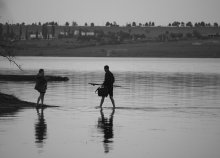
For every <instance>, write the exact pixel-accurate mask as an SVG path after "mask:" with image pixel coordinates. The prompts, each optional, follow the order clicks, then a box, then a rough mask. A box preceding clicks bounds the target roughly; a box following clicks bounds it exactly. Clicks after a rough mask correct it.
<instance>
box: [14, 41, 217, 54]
mask: <svg viewBox="0 0 220 158" xmlns="http://www.w3.org/2000/svg"><path fill="white" fill-rule="evenodd" d="M41 42H42V41H41ZM45 42H48V43H50V44H49V46H47V45H42V46H39V45H38V41H32V42H31V44H30V43H29V44H30V45H28V44H25V45H22V48H20V49H16V50H15V51H14V54H13V55H14V56H36V57H38V56H39V57H123V58H126V57H128V58H129V57H130V58H220V51H219V50H220V40H219V39H218V40H214V39H213V40H187V41H172V42H170V41H169V42H139V43H131V44H129V43H124V44H115V45H97V46H83V47H80V48H74V47H71V46H63V45H62V46H59V47H57V46H56V45H55V44H56V42H57V41H45ZM18 46H19V44H18Z"/></svg>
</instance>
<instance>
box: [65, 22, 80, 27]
mask: <svg viewBox="0 0 220 158" xmlns="http://www.w3.org/2000/svg"><path fill="white" fill-rule="evenodd" d="M66 26H67V25H66ZM68 26H69V25H68ZM72 26H78V24H77V22H75V21H73V22H72Z"/></svg>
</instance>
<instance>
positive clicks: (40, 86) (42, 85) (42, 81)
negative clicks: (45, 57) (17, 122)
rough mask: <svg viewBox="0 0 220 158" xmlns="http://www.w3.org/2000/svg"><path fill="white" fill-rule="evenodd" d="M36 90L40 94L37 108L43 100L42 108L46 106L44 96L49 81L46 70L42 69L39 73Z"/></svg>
mask: <svg viewBox="0 0 220 158" xmlns="http://www.w3.org/2000/svg"><path fill="white" fill-rule="evenodd" d="M35 89H36V90H37V91H38V92H39V93H40V95H39V97H38V99H37V106H38V105H39V102H40V100H41V106H43V104H44V95H45V93H46V90H47V80H46V78H45V77H44V69H40V70H39V73H38V74H37V76H36V84H35Z"/></svg>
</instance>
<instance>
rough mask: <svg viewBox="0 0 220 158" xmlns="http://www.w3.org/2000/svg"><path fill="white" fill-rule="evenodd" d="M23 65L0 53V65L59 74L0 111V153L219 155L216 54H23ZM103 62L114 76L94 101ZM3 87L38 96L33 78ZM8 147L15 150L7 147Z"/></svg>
mask: <svg viewBox="0 0 220 158" xmlns="http://www.w3.org/2000/svg"><path fill="white" fill-rule="evenodd" d="M17 60H18V62H20V63H22V67H23V69H24V70H25V71H24V72H19V71H17V70H16V69H15V68H14V67H13V66H10V65H9V64H7V63H6V62H5V61H2V60H1V64H0V66H1V71H0V72H1V73H14V74H17V73H24V74H36V73H37V71H38V69H39V68H45V71H46V74H49V75H62V76H67V77H69V78H70V80H69V81H68V82H51V83H49V84H48V90H47V93H46V96H45V103H47V104H51V105H58V106H59V107H58V108H47V109H43V110H41V109H40V110H36V109H23V110H21V111H19V112H17V113H15V114H13V115H7V116H1V117H0V125H1V126H0V140H1V141H0V156H1V157H5V158H7V157H8V158H9V157H10V158H11V157H103V156H104V157H124V156H126V157H131V158H132V157H155V158H158V157H182V158H185V157H187V158H188V157H191V158H194V157H195V158H203V157H204V158H207V157H212V158H215V157H216V158H217V157H219V156H220V152H219V150H218V148H219V146H220V127H219V123H220V97H219V96H220V64H219V63H220V62H219V59H155V58H150V59H145V58H144V59H141V58H54V57H48V58H42V57H21V58H18V59H17ZM106 64H108V65H109V66H110V69H111V71H112V72H113V73H114V75H115V78H116V83H115V84H116V85H120V86H122V87H121V88H115V89H114V98H115V102H116V106H117V108H116V109H115V110H113V109H112V108H111V107H112V105H111V102H110V100H109V98H106V100H105V103H104V108H103V109H99V108H97V106H98V105H99V103H100V98H98V97H97V95H96V94H95V93H94V91H95V90H96V88H97V86H94V87H93V86H91V85H89V84H88V83H89V82H95V83H101V82H102V81H103V78H104V71H103V66H104V65H106ZM0 86H1V91H2V92H5V93H9V94H14V95H16V96H18V97H19V98H21V99H24V100H27V101H32V102H36V99H37V96H38V93H37V92H36V91H35V90H34V89H33V87H34V83H32V82H19V83H16V82H1V83H0ZM11 151H14V152H11Z"/></svg>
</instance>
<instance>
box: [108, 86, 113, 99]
mask: <svg viewBox="0 0 220 158" xmlns="http://www.w3.org/2000/svg"><path fill="white" fill-rule="evenodd" d="M108 95H109V96H111V97H113V87H108Z"/></svg>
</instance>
